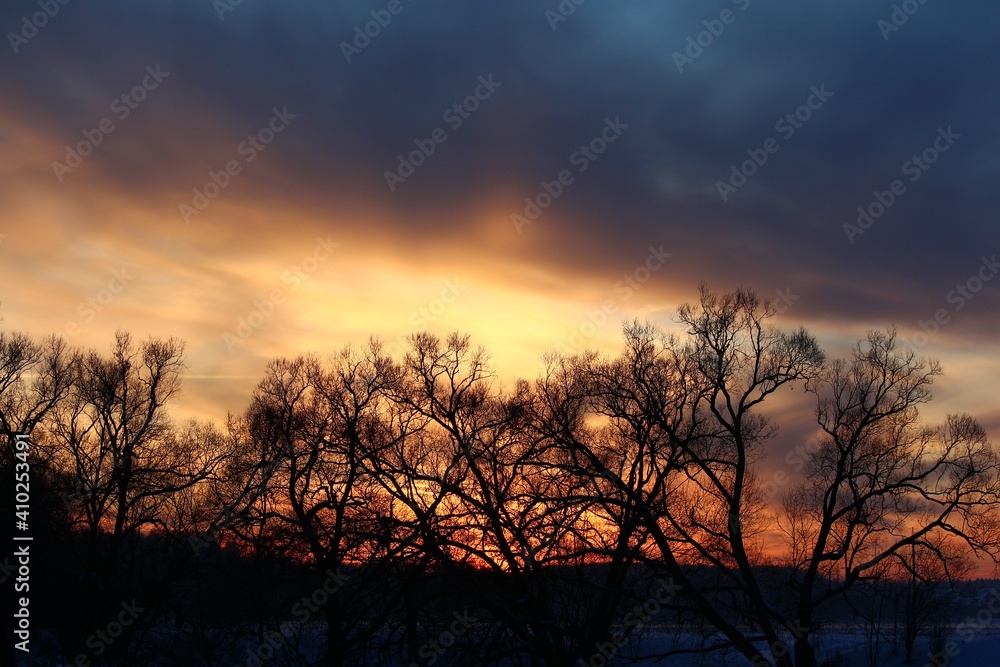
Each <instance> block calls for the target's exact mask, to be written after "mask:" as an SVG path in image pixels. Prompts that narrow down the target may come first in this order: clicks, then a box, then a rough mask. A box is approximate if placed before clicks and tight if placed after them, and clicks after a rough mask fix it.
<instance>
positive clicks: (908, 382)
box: [789, 331, 1000, 667]
mask: <svg viewBox="0 0 1000 667" xmlns="http://www.w3.org/2000/svg"><path fill="white" fill-rule="evenodd" d="M939 374H940V367H939V366H938V365H937V364H936V363H933V362H927V361H925V360H923V359H921V358H918V357H917V356H916V354H915V353H914V352H912V351H906V350H902V349H900V348H899V347H898V345H897V344H896V340H895V333H894V332H893V331H889V332H871V333H869V335H868V337H867V339H866V340H865V341H862V342H860V343H858V345H857V346H856V347H855V348H854V352H853V355H852V359H851V360H850V361H836V362H834V363H833V364H831V365H830V366H829V368H828V369H827V370H826V371H825V372H824V374H823V376H822V377H821V378H819V379H818V380H817V382H815V383H814V385H813V389H812V390H813V391H814V392H815V393H816V395H817V398H818V407H817V421H818V424H819V426H820V428H821V429H822V432H823V433H824V435H825V439H824V441H823V442H822V446H821V449H820V451H819V452H818V453H817V455H816V456H815V457H813V458H812V459H811V460H810V462H809V464H808V466H807V471H806V472H807V479H806V483H805V485H804V486H803V487H802V489H801V490H800V491H799V492H798V493H797V494H796V495H795V503H796V504H797V505H798V510H799V511H800V512H802V513H804V515H805V516H806V517H807V519H808V520H807V521H803V522H798V523H791V524H790V530H789V534H790V535H791V537H792V538H794V539H797V540H799V541H800V543H804V544H806V545H807V548H806V549H802V550H799V551H798V553H797V556H796V558H795V559H794V561H793V562H792V567H793V576H792V578H791V585H792V586H793V588H794V591H795V595H796V599H797V604H796V612H797V618H798V621H799V623H800V624H801V625H802V627H803V632H802V634H801V635H800V636H799V637H798V638H797V639H796V664H797V665H799V667H810V666H811V665H813V664H815V657H814V655H813V652H812V650H811V645H810V644H809V642H808V640H809V630H810V626H811V624H812V622H813V619H814V615H815V612H816V610H817V609H818V608H819V607H820V606H821V605H822V604H824V603H826V602H828V601H830V600H832V599H834V598H836V597H838V596H842V595H844V594H845V593H846V592H848V591H849V590H850V589H851V588H852V587H854V586H855V585H857V584H859V583H861V582H864V581H865V580H867V579H870V578H871V577H872V576H874V574H875V573H876V572H877V571H878V569H879V568H880V566H881V564H882V563H883V561H885V560H887V559H892V558H897V559H900V558H905V557H906V555H907V554H906V552H907V550H908V549H910V548H911V547H915V548H918V549H921V550H927V552H928V553H929V554H933V557H934V558H935V559H937V560H938V561H939V563H940V564H941V565H942V566H943V567H948V566H949V564H954V563H955V562H956V560H955V557H954V555H953V554H954V553H955V552H953V551H951V550H946V549H942V548H940V541H939V540H940V539H941V538H944V537H947V538H950V539H951V540H953V541H954V542H956V543H960V544H962V545H964V546H965V547H966V548H967V549H969V550H971V552H973V553H976V554H978V555H982V556H987V557H990V558H994V559H995V558H996V556H997V553H998V547H1000V542H998V540H1000V536H998V533H997V530H996V529H997V515H996V507H997V502H998V501H1000V478H998V472H1000V466H998V460H997V456H996V453H995V452H994V450H993V448H992V446H991V445H990V444H989V442H988V441H987V439H986V434H985V432H984V430H983V428H982V427H981V426H980V425H979V424H978V423H977V422H976V421H975V420H974V419H972V418H971V417H969V416H967V415H961V416H949V417H948V419H947V421H946V423H945V424H944V425H943V426H940V427H938V428H930V427H927V426H925V425H924V424H923V423H922V422H921V421H920V418H919V414H918V406H919V405H921V404H923V403H926V402H927V401H928V400H930V397H931V394H930V390H929V385H930V384H931V382H932V381H933V378H934V377H935V376H937V375H939Z"/></svg>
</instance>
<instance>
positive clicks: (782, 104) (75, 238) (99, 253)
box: [0, 0, 1000, 442]
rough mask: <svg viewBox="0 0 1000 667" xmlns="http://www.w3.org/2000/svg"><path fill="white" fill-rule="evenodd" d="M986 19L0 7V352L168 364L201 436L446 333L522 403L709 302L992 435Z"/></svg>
mask: <svg viewBox="0 0 1000 667" xmlns="http://www.w3.org/2000/svg"><path fill="white" fill-rule="evenodd" d="M998 19H1000V6H998V5H997V4H996V3H993V2H987V1H985V0H984V1H979V2H974V1H970V2H965V3H945V2H943V1H942V0H929V1H927V2H923V3H920V2H917V0H908V1H907V2H901V3H896V4H893V3H891V2H872V1H871V0H867V1H864V2H862V1H861V0H846V1H844V2H839V3H787V2H785V3H779V2H765V1H764V0H734V1H728V0H722V1H716V2H710V3H703V2H693V1H688V2H677V3H663V2H652V1H634V2H614V3H611V2H601V1H600V0H563V2H561V3H559V2H556V1H555V0H548V1H542V2H522V1H518V2H505V3H471V2H469V3H456V2H452V3H445V2H440V1H436V0H392V1H386V2H383V1H382V0H374V1H372V2H354V1H350V2H346V1H345V2H326V3H320V2H305V1H291V2H283V3H276V2H275V3H265V2H253V1H252V0H243V1H242V2H238V1H237V0H215V1H214V2H213V1H212V0H197V1H194V0H190V1H184V0H181V1H177V2H171V3H154V2H132V3H121V2H119V3H111V2H106V1H103V0H88V1H87V2H82V1H80V0H69V1H67V2H65V4H63V3H62V2H61V1H60V0H41V2H39V1H38V0H35V1H27V0H13V1H11V2H6V3H4V5H3V8H2V9H0V30H2V31H3V33H4V40H3V42H4V43H3V44H0V82H2V83H0V258H2V261H0V316H2V317H3V318H4V319H3V324H2V326H4V327H5V328H7V329H9V330H10V329H12V330H21V331H25V332H28V333H30V334H32V335H35V336H42V335H46V334H49V333H58V334H62V335H64V336H66V337H67V338H69V340H70V341H71V342H72V344H74V345H80V346H83V347H88V348H97V349H99V350H108V349H110V345H111V341H112V340H113V336H114V332H115V330H116V329H118V328H124V329H127V330H130V331H132V332H133V333H134V334H135V335H136V336H137V337H140V338H145V337H146V336H149V335H154V336H168V335H173V336H177V337H179V338H182V339H183V340H184V341H186V358H187V376H186V378H185V381H184V393H183V395H182V396H181V397H180V398H179V399H177V400H176V401H175V402H174V405H173V411H174V414H175V415H178V416H181V417H183V416H198V417H208V418H212V419H215V420H217V421H221V420H223V419H224V417H225V414H226V412H227V411H233V412H237V411H240V410H242V409H243V408H244V407H245V406H246V404H247V401H248V399H249V396H250V392H251V390H252V388H253V386H254V385H255V384H256V382H257V381H258V380H259V379H260V377H261V376H262V373H263V370H264V367H265V364H266V363H267V361H268V360H270V359H272V358H274V357H277V356H294V355H296V354H298V353H301V352H307V351H314V352H317V353H320V354H325V353H328V352H332V351H334V350H337V349H339V348H341V347H342V346H344V345H346V344H349V343H353V344H362V343H364V342H365V341H366V340H367V339H368V337H369V336H371V335H377V336H379V337H381V338H382V339H383V340H384V341H386V342H387V344H389V345H390V349H392V350H393V351H396V350H398V349H400V345H399V342H400V341H401V340H403V337H404V336H405V335H406V334H408V333H412V332H415V331H420V330H425V329H426V330H430V331H433V332H435V333H441V334H443V333H447V332H449V331H454V330H460V331H463V332H467V333H469V334H471V335H472V336H473V340H474V341H475V342H477V343H480V344H482V345H484V346H485V347H486V348H488V349H489V350H490V351H491V352H492V354H493V360H494V362H495V364H496V370H497V373H498V375H499V376H500V377H501V379H503V380H505V381H506V380H509V379H512V378H514V377H518V376H519V377H534V376H535V375H536V374H537V372H538V370H539V369H540V367H541V363H540V355H542V354H543V353H544V352H545V351H546V350H556V351H564V352H565V351H572V350H574V349H580V348H582V347H592V348H596V349H599V350H602V351H606V352H609V353H612V352H614V351H615V350H616V349H617V347H618V343H619V341H620V335H621V323H622V321H624V320H629V319H632V318H636V317H637V318H640V319H648V320H651V321H653V322H658V323H661V324H663V325H664V326H667V327H671V326H674V324H673V320H672V317H673V314H674V312H675V311H676V308H677V306H678V305H679V304H681V303H682V302H684V301H692V300H695V299H696V298H697V288H698V285H699V284H700V283H703V282H704V283H707V284H708V285H709V286H710V287H711V288H713V289H716V290H729V289H733V288H735V287H737V286H740V285H742V286H746V287H750V288H753V289H754V290H756V291H757V292H758V293H759V294H761V295H762V296H766V297H770V298H772V299H774V300H775V301H776V303H778V304H779V306H780V309H781V310H782V313H781V315H780V316H779V318H778V323H779V324H780V325H781V326H787V327H794V326H797V325H799V324H803V325H805V326H806V327H807V328H808V329H809V330H810V331H811V332H812V333H814V334H815V335H816V336H817V337H818V338H819V339H820V341H821V344H822V345H823V346H824V347H825V348H826V349H827V351H828V352H829V353H830V354H831V355H833V356H838V355H842V354H844V353H846V352H847V350H848V349H849V347H850V345H851V344H852V343H853V341H855V340H856V339H857V338H859V337H861V336H863V335H864V334H865V332H866V331H867V330H869V329H872V328H885V327H888V326H897V327H898V329H899V332H900V335H901V336H903V337H904V338H905V339H906V341H907V342H908V343H910V344H913V345H915V346H916V347H917V348H918V349H919V351H920V353H921V354H926V355H928V356H930V357H933V358H936V359H939V360H940V361H941V363H942V364H943V366H944V369H945V373H946V375H945V377H943V378H941V379H940V380H939V381H938V383H937V390H936V399H937V400H936V401H935V403H934V405H933V407H932V408H931V409H930V411H929V413H928V414H929V415H930V416H932V417H935V418H937V417H941V416H943V415H944V414H945V413H946V412H961V411H968V412H970V413H972V414H973V415H975V416H976V417H978V418H979V419H980V420H981V421H982V423H983V424H984V425H985V426H986V427H987V429H988V430H989V432H990V434H991V436H992V437H993V439H994V440H996V439H997V436H998V435H1000V404H998V401H997V399H996V396H997V392H996V389H997V377H998V376H1000V337H998V336H997V331H998V329H1000V307H998V306H1000V279H996V280H994V278H995V277H996V274H997V272H1000V266H998V265H997V264H996V257H997V254H998V253H1000V234H998V233H997V219H996V208H995V204H994V197H995V192H996V186H997V182H998V177H1000V173H998V171H1000V170H998V167H997V162H996V157H995V156H996V155H997V154H998V153H1000V131H998V125H997V122H996V118H997V112H998V107H1000V85H998V84H1000V74H998V69H997V67H996V65H997V57H996V48H995V38H996V34H995V33H996V29H995V26H996V25H997V20H998ZM924 332H926V333H924ZM800 398H801V397H800ZM800 398H795V399H793V398H784V399H782V400H783V401H784V403H783V404H782V410H783V411H784V413H785V417H786V418H785V422H787V424H785V428H786V431H785V433H786V436H785V437H788V438H792V439H793V440H794V439H799V440H801V439H803V438H804V437H805V436H806V434H807V433H808V432H809V428H810V426H809V422H810V419H811V407H810V405H809V403H808V401H806V400H805V399H802V400H800ZM789 442H791V440H790V441H789Z"/></svg>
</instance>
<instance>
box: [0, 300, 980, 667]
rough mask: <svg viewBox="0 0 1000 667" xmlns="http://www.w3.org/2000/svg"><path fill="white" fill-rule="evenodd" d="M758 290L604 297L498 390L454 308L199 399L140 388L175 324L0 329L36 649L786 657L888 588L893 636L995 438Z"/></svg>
mask: <svg viewBox="0 0 1000 667" xmlns="http://www.w3.org/2000/svg"><path fill="white" fill-rule="evenodd" d="M774 316H775V309H774V308H773V307H772V305H771V304H770V303H769V302H767V301H766V300H762V299H759V298H758V297H757V296H756V295H755V294H754V293H752V292H750V291H747V290H738V291H736V292H733V293H725V294H719V293H714V292H711V291H708V290H707V289H703V290H702V291H701V294H700V298H699V300H698V302H697V303H695V304H688V305H684V306H682V307H681V308H680V309H679V310H678V312H677V316H676V321H677V323H678V325H679V327H680V330H681V331H682V333H681V334H677V335H673V334H668V333H666V332H665V331H664V330H662V329H661V328H659V327H657V326H653V325H649V324H640V323H632V324H630V325H628V326H626V327H625V329H624V340H623V348H622V350H621V352H620V353H619V354H618V355H617V356H615V357H613V358H604V357H602V356H599V355H597V354H596V353H592V352H587V353H581V354H578V355H574V356H560V355H550V356H548V357H546V358H545V360H544V368H543V371H542V372H541V374H540V376H539V377H538V378H536V379H535V380H534V381H526V380H522V381H519V382H517V383H516V384H515V385H513V386H510V387H502V386H500V383H499V382H498V381H497V380H496V378H495V377H494V376H493V374H492V371H491V368H490V365H489V360H488V359H489V358H488V355H487V353H486V352H485V351H484V350H482V349H476V348H474V347H473V346H472V345H471V342H470V340H469V338H468V337H466V336H461V335H458V334H454V335H452V336H449V337H448V338H447V339H440V338H437V337H435V336H432V335H430V334H427V333H420V334H416V335H414V336H412V337H411V340H410V348H409V350H408V351H407V353H406V354H405V356H404V357H403V358H391V357H390V356H388V355H387V354H386V353H385V352H384V350H383V348H382V346H381V344H380V343H379V342H378V341H376V340H372V341H370V342H369V343H368V344H367V345H365V346H364V347H362V348H345V349H343V350H341V351H339V352H336V353H334V354H332V355H331V356H329V357H328V358H322V359H321V358H319V357H316V356H311V355H310V356H299V357H295V358H291V359H285V358H282V359H276V360H274V361H272V362H271V363H270V364H269V365H268V367H267V369H266V371H265V374H264V377H263V378H262V379H261V381H260V383H259V384H258V385H257V387H256V389H255V390H254V393H253V396H252V398H251V401H250V405H249V406H248V407H247V408H246V409H245V410H244V411H243V412H240V413H238V414H231V415H229V417H228V419H227V420H226V423H225V425H221V426H220V425H217V424H213V423H209V422H198V421H189V422H186V423H176V422H174V421H172V420H171V419H170V418H169V416H168V413H167V405H168V403H169V401H170V399H171V397H173V396H174V395H176V393H177V392H178V391H179V389H180V382H181V377H182V374H183V370H184V365H183V344H182V343H181V342H180V341H177V340H175V339H155V338H154V339H150V340H146V341H135V340H133V339H132V338H131V336H130V335H128V334H127V333H119V334H118V335H117V336H116V339H115V341H114V343H113V345H112V348H111V352H110V354H107V353H102V352H96V351H89V352H87V351H79V350H74V349H71V348H69V347H68V346H67V345H66V344H65V342H63V341H62V340H60V339H57V338H51V339H47V340H44V341H34V340H32V339H30V338H29V337H27V336H24V335H21V334H17V333H9V332H2V333H0V429H2V434H3V435H4V436H5V443H6V446H5V449H4V456H3V461H2V465H3V469H4V470H3V473H4V479H7V480H12V479H13V476H14V470H15V468H16V466H17V463H18V462H19V459H18V457H17V447H16V444H15V436H16V435H18V434H29V435H30V441H31V448H30V455H29V458H30V466H31V475H32V477H31V498H32V500H31V505H32V506H31V520H30V525H31V531H32V534H33V535H34V542H33V546H32V549H33V554H34V556H33V561H32V567H33V578H32V581H31V596H32V605H33V606H32V610H33V616H32V628H33V634H32V653H33V654H36V655H37V654H42V653H44V654H46V655H48V656H62V657H63V659H64V660H65V661H66V664H76V665H81V666H84V665H88V664H136V665H139V664H142V665H156V664H163V665H168V664H184V665H215V664H233V663H234V662H236V663H238V664H247V665H256V664H258V663H259V664H265V663H266V664H273V665H293V664H296V665H308V664H318V663H321V664H325V665H362V664H363V665H400V664H402V665H432V664H439V665H450V664H455V665H479V664H483V665H486V664H496V665H532V666H534V665H546V666H553V667H556V666H565V667H569V666H570V665H579V664H585V665H595V666H602V665H604V664H613V663H614V661H615V660H618V659H625V658H638V657H642V656H650V657H653V656H660V657H668V656H670V655H675V654H685V653H698V654H705V655H708V656H710V657H709V658H708V659H709V660H713V659H714V658H712V657H711V656H721V655H723V654H725V655H728V656H743V658H745V662H747V663H748V664H753V665H777V666H779V667H792V666H793V665H794V666H795V667H810V666H812V665H816V664H818V663H819V658H818V656H817V650H816V649H817V643H816V639H817V636H818V633H820V631H821V629H822V628H823V627H824V624H829V623H830V622H832V620H838V622H840V619H843V618H844V614H845V613H846V612H845V610H849V611H850V614H851V617H852V618H854V619H856V620H857V622H858V623H861V624H862V625H861V627H869V626H870V627H875V626H874V625H872V624H874V623H875V620H871V621H870V623H869V621H866V620H864V619H867V618H869V617H871V618H872V619H874V618H875V612H874V611H873V610H877V609H881V608H882V607H881V606H880V605H884V604H888V601H889V600H891V599H897V598H896V597H895V596H897V595H904V597H905V599H906V600H908V602H907V603H906V605H904V606H905V607H906V609H904V610H903V611H902V612H900V611H899V605H898V604H896V607H895V608H894V611H893V616H892V618H893V621H892V622H893V623H894V624H896V625H900V624H902V625H901V627H902V626H905V627H906V628H908V630H907V631H906V633H903V634H899V635H897V636H900V637H902V638H903V640H904V643H905V649H906V651H907V653H908V654H910V653H912V652H913V651H914V647H915V646H916V642H917V639H918V637H919V636H920V635H922V634H926V633H927V632H928V629H929V628H931V627H932V626H933V625H934V623H936V622H938V621H937V620H935V610H936V611H938V612H939V611H941V609H943V605H942V603H941V600H942V599H943V598H941V597H940V596H941V591H942V587H944V586H946V585H947V584H948V583H949V582H953V581H955V580H956V579H958V578H960V577H961V576H962V575H963V574H964V573H965V572H966V571H967V570H968V567H969V562H970V561H969V556H970V555H976V556H979V557H981V558H995V557H996V556H997V554H998V546H1000V545H998V536H1000V531H998V530H997V528H998V523H997V518H998V514H997V511H996V509H997V502H998V500H1000V477H998V471H1000V463H998V459H997V455H996V453H995V451H994V448H993V447H992V445H991V444H990V443H989V441H988V439H987V437H986V433H985V432H984V430H983V428H982V427H981V426H980V425H979V424H978V423H977V422H976V421H975V420H974V419H973V418H972V417H969V416H968V415H954V416H949V417H948V418H947V420H946V422H945V423H944V424H941V425H928V424H926V423H924V422H923V420H922V419H921V417H920V415H919V414H918V408H919V407H920V406H921V405H922V404H923V403H926V402H927V401H928V400H930V397H931V394H930V385H931V383H932V381H933V379H934V378H935V377H936V376H937V375H939V374H940V372H941V371H940V368H939V366H938V365H937V364H936V363H934V362H930V361H927V360H925V359H923V358H920V357H919V356H917V355H916V354H915V353H914V352H913V351H911V350H908V349H905V348H903V347H902V346H900V345H899V344H898V343H897V341H896V339H895V334H894V332H893V331H891V330H890V331H885V332H879V331H873V332H871V333H869V334H868V336H867V337H866V338H865V339H864V340H861V341H859V342H858V344H857V345H856V346H855V348H854V350H853V353H852V354H851V355H850V356H849V357H848V358H846V359H842V360H827V359H826V358H825V356H824V353H823V352H822V351H821V350H820V348H819V346H818V344H817V342H816V340H815V339H814V338H813V337H812V336H811V335H810V334H808V333H807V332H806V331H805V330H803V329H798V330H792V331H785V330H781V329H778V328H776V327H775V326H773V324H772V323H771V321H770V320H771V319H772V318H773V317H774ZM788 387H791V388H797V389H800V390H804V391H807V392H810V393H811V394H812V395H813V396H814V397H815V401H816V430H817V433H818V439H817V440H816V445H815V446H814V447H813V448H812V449H811V450H810V455H809V456H808V457H807V460H806V463H805V466H804V469H803V471H802V472H803V475H802V479H801V480H797V479H796V480H792V482H791V483H789V484H788V485H787V486H786V487H785V488H784V489H783V490H782V493H780V495H779V496H778V497H776V498H772V497H771V494H770V493H768V492H767V491H766V489H765V486H766V481H767V479H766V476H765V475H764V469H763V467H762V464H761V459H762V456H763V454H764V447H765V445H766V443H767V442H768V441H769V440H770V439H771V438H772V437H773V436H774V434H775V432H776V428H777V424H774V423H772V421H771V420H770V419H768V418H767V417H766V416H764V414H763V408H764V407H765V406H766V405H769V404H771V402H772V401H773V396H774V395H775V393H776V392H777V391H778V390H779V389H782V388H788ZM10 488H11V489H13V485H10ZM13 495H14V494H13V493H11V494H10V497H9V498H8V499H7V502H6V503H5V506H4V510H3V511H4V512H7V513H9V514H10V515H12V514H13V508H14V498H13ZM10 515H8V516H5V518H4V519H3V520H4V521H5V524H6V525H9V526H13V525H14V521H15V518H14V517H13V516H10ZM775 540H778V541H780V546H779V547H777V548H776V547H774V542H775ZM768 545H770V546H768ZM886 591H892V595H889V594H888V593H886ZM906 596H908V597H906ZM898 599H902V598H898ZM866 605H867V606H866ZM880 613H881V612H880ZM879 618H882V617H879ZM885 618H888V616H885ZM864 623H869V626H864ZM668 629H669V630H670V632H669V633H668V632H667V630H668ZM670 633H672V635H671V636H672V637H673V640H672V641H669V642H668V641H665V640H663V637H665V636H667V635H668V634H670ZM904 635H905V636H904ZM8 636H11V635H10V634H8ZM873 636H881V635H873ZM644 639H645V641H644ZM13 654H14V656H15V658H17V657H20V658H21V659H22V662H23V661H24V656H23V655H21V656H18V653H17V651H16V650H15V651H13ZM719 659H721V657H720V658H719ZM732 659H733V658H732V657H730V658H727V660H732Z"/></svg>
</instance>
